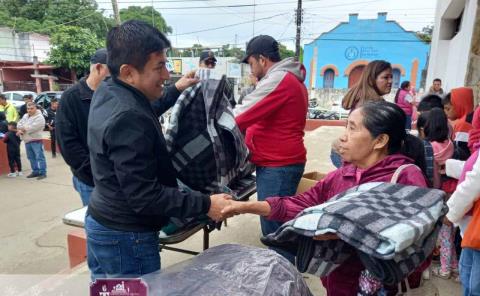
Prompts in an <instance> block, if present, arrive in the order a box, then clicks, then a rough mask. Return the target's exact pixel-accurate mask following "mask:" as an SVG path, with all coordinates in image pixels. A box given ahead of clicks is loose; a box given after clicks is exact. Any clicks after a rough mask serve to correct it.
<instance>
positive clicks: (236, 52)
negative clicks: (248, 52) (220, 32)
mask: <svg viewBox="0 0 480 296" xmlns="http://www.w3.org/2000/svg"><path fill="white" fill-rule="evenodd" d="M222 52H223V56H225V57H235V58H237V59H238V60H241V59H242V58H243V56H244V55H245V51H244V50H243V49H241V48H238V47H230V44H227V45H223V46H222Z"/></svg>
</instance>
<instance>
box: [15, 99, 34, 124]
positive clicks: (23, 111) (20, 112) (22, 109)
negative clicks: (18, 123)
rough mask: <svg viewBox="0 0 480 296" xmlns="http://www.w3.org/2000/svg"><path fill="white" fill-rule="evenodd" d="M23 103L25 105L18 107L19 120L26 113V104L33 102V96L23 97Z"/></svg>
mask: <svg viewBox="0 0 480 296" xmlns="http://www.w3.org/2000/svg"><path fill="white" fill-rule="evenodd" d="M23 101H24V102H25V104H23V105H22V106H20V110H19V112H18V115H20V119H22V117H23V115H25V114H26V113H27V104H28V103H30V102H33V96H32V95H24V96H23Z"/></svg>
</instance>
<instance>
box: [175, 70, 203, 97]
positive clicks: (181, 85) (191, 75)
mask: <svg viewBox="0 0 480 296" xmlns="http://www.w3.org/2000/svg"><path fill="white" fill-rule="evenodd" d="M199 81H200V80H198V78H195V70H193V71H190V72H188V73H187V74H185V75H184V76H183V77H182V78H180V79H179V80H178V81H177V82H176V83H175V87H176V88H177V90H178V91H179V92H182V91H184V90H186V89H187V88H189V87H190V86H192V85H195V84H197V83H198V82H199Z"/></svg>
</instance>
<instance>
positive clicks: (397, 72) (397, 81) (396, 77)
mask: <svg viewBox="0 0 480 296" xmlns="http://www.w3.org/2000/svg"><path fill="white" fill-rule="evenodd" d="M392 74H393V85H392V87H393V88H399V87H400V75H401V73H400V70H398V69H393V71H392Z"/></svg>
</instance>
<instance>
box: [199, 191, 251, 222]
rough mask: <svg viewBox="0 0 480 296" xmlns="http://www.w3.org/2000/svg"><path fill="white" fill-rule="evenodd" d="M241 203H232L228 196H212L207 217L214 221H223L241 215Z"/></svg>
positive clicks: (230, 197)
mask: <svg viewBox="0 0 480 296" xmlns="http://www.w3.org/2000/svg"><path fill="white" fill-rule="evenodd" d="M243 203H244V202H239V201H234V200H233V199H232V196H231V195H228V194H224V193H222V194H214V195H211V196H210V209H209V210H208V214H207V215H208V217H210V218H211V219H212V220H214V221H217V222H219V221H223V220H225V219H227V218H230V217H233V216H235V215H238V214H241V213H242V212H241V210H242V207H243Z"/></svg>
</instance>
